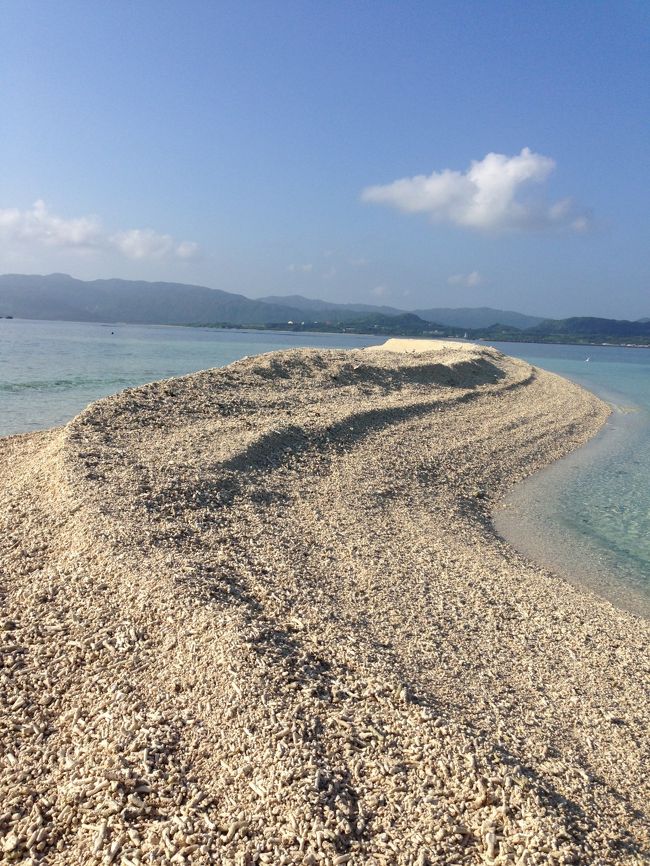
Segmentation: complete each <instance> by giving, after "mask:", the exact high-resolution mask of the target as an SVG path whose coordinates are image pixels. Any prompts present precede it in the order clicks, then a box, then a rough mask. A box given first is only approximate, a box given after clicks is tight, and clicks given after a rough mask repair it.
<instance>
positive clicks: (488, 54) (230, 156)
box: [0, 0, 650, 318]
mask: <svg viewBox="0 0 650 866" xmlns="http://www.w3.org/2000/svg"><path fill="white" fill-rule="evenodd" d="M3 18H4V26H3V29H2V32H1V33H0V49H1V50H0V70H1V79H0V80H1V81H2V90H3V99H2V115H1V116H2V130H1V132H2V134H1V135H0V156H1V159H2V167H3V173H2V174H3V182H2V185H1V187H0V272H5V273H6V272H20V273H47V272H51V271H64V272H67V273H71V274H73V275H74V276H78V277H81V278H84V279H92V278H96V277H110V276H119V277H125V278H138V279H165V280H174V281H182V282H193V283H200V284H203V285H208V286H212V287H215V288H221V289H225V290H228V291H239V292H242V293H244V294H248V295H250V296H254V297H261V296H263V295H266V294H289V293H295V292H299V293H301V294H305V295H308V296H311V297H323V298H328V299H331V300H336V301H346V300H350V301H352V300H354V301H365V302H368V303H386V304H391V305H393V306H399V307H403V308H417V307H430V306H486V305H489V306H499V307H505V308H511V309H517V310H521V311H522V312H530V313H537V314H543V315H557V316H565V315H605V316H616V317H619V318H622V317H629V318H636V317H640V316H650V253H649V250H650V238H649V231H648V229H649V222H650V221H649V213H648V204H647V200H648V191H649V190H650V145H649V141H650V137H649V134H648V117H649V114H650V113H649V110H648V109H649V108H650V95H649V94H650V74H649V72H650V50H649V49H650V39H649V37H650V4H648V3H647V2H646V0H638V2H637V0H616V2H597V0H589V2H576V0H574V2H571V0H568V2H560V0H557V2H555V0H553V2H551V0H547V2H532V3H525V4H524V3H521V2H462V0H461V2H435V0H429V2H406V0H402V2H399V3H397V2H394V3H388V2H381V0H374V2H335V0H332V2H316V0H313V2H293V0H282V2H279V0H278V2H271V0H267V2H242V0H240V2H233V3H231V2H216V0H215V2H198V0H185V2H182V3H181V2H180V0H179V2H170V0H155V2H153V0H152V2H149V0H138V2H137V3H127V2H126V0H114V2H110V3H108V2H99V0H84V2H68V0H58V2H57V3H45V2H40V0H39V2H31V0H5V2H4V3H3Z"/></svg>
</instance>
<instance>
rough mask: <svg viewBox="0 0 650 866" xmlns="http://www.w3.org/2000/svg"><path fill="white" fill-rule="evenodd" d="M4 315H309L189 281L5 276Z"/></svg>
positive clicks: (176, 319) (0, 310)
mask: <svg viewBox="0 0 650 866" xmlns="http://www.w3.org/2000/svg"><path fill="white" fill-rule="evenodd" d="M0 316H15V317H18V318H23V319H62V320H66V321H78V322H134V323H146V322H149V323H153V324H165V325H174V324H189V323H192V324H206V325H207V324H216V323H228V324H231V325H253V324H259V325H262V324H267V323H269V322H288V321H289V320H293V319H297V318H300V317H301V316H303V314H302V313H301V311H300V310H297V309H293V308H290V307H288V306H283V305H280V304H270V303H264V302H262V301H252V300H250V299H249V298H245V297H244V296H243V295H236V294H232V293H231V292H223V291H220V290H219V289H208V288H206V287H205V286H190V285H185V284H183V283H148V282H144V281H133V280H92V281H91V282H84V281H83V280H76V279H74V277H70V276H68V275H67V274H49V275H48V276H25V275H22V274H6V275H4V276H0Z"/></svg>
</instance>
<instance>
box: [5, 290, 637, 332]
mask: <svg viewBox="0 0 650 866" xmlns="http://www.w3.org/2000/svg"><path fill="white" fill-rule="evenodd" d="M2 316H5V317H15V318H24V319H54V320H64V321H77V322H124V323H134V324H161V325H209V326H213V327H228V326H232V327H262V328H274V329H286V328H293V329H295V330H320V331H352V332H357V333H377V334H408V335H411V336H425V335H431V334H434V335H440V336H443V335H447V336H449V335H451V336H462V334H459V331H462V332H467V335H468V336H469V337H470V338H472V339H491V340H525V341H535V342H581V343H591V342H596V343H597V342H619V343H621V342H626V343H635V344H637V343H638V344H640V345H650V319H648V318H644V319H638V320H637V321H634V322H632V321H627V320H619V319H604V318H596V317H592V316H578V317H572V318H568V319H543V318H541V317H538V316H527V315H524V314H522V313H517V312H514V311H512V310H498V309H494V308H492V307H472V308H468V307H458V308H450V307H433V308H430V309H420V310H410V311H407V310H400V309H398V308H396V307H390V306H385V305H383V306H382V305H376V306H375V305H372V304H337V303H333V302H332V301H323V300H317V299H313V298H305V297H303V296H302V295H286V296H280V295H270V296H268V297H265V298H260V299H257V300H253V299H251V298H247V297H245V296H244V295H239V294H235V293H233V292H224V291H222V290H220V289H210V288H207V287H206V286H193V285H186V284H184V283H166V282H155V283H151V282H145V281H141V280H140V281H134V280H118V279H110V280H91V281H87V282H86V281H83V280H78V279H75V278H74V277H71V276H69V275H67V274H49V275H47V276H39V275H31V276H30V275H25V274H5V275H3V276H0V317H2Z"/></svg>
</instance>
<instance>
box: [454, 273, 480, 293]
mask: <svg viewBox="0 0 650 866" xmlns="http://www.w3.org/2000/svg"><path fill="white" fill-rule="evenodd" d="M447 282H448V283H449V285H450V286H465V287H466V288H469V289H473V288H474V287H475V286H480V285H481V283H482V282H483V276H482V275H481V274H480V273H479V272H478V271H470V273H469V274H452V276H451V277H448V279H447Z"/></svg>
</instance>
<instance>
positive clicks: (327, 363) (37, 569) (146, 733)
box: [0, 346, 650, 866]
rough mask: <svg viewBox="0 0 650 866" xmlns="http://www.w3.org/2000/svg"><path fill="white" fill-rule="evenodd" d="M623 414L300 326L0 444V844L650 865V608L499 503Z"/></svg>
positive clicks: (233, 859)
mask: <svg viewBox="0 0 650 866" xmlns="http://www.w3.org/2000/svg"><path fill="white" fill-rule="evenodd" d="M607 414H608V409H607V407H606V406H605V405H604V404H603V403H601V402H600V401H599V400H598V399H597V398H596V397H594V396H593V395H591V394H589V393H587V392H585V391H584V390H582V389H580V388H579V387H577V386H575V385H573V384H570V383H568V382H566V381H564V380H562V379H560V378H558V377H557V376H554V375H552V374H550V373H545V372H543V371H540V370H538V369H535V368H532V367H531V366H529V365H528V364H526V363H524V362H523V361H516V360H513V359H511V358H508V357H506V356H504V355H502V354H501V353H499V352H497V351H496V350H494V349H490V348H487V347H478V346H463V347H455V346H445V347H443V348H440V349H439V350H438V351H431V352H424V353H419V354H407V353H404V352H393V351H374V350H363V351H360V350H355V351H338V350H336V351H316V350H313V351H312V350H296V351H288V352H277V353H272V354H268V355H262V356H258V357H254V358H248V359H244V360H242V361H239V362H237V363H235V364H232V365H230V366H229V367H226V368H223V369H216V370H208V371H205V372H201V373H196V374H194V375H191V376H187V377H184V378H180V379H173V380H168V381H164V382H158V383H154V384H151V385H147V386H144V387H141V388H137V389H133V390H128V391H124V392H122V393H121V394H118V395H116V396H114V397H110V398H107V399H104V400H101V401H98V402H97V403H94V404H92V405H91V406H89V407H88V408H87V409H86V410H85V411H84V412H82V413H81V415H79V416H78V417H77V418H75V419H74V420H73V421H71V422H70V423H69V424H68V425H67V426H66V427H64V428H62V429H58V430H53V431H48V432H45V433H38V434H30V435H27V436H16V437H11V438H9V439H5V440H2V441H0V475H1V477H2V484H1V487H0V490H1V493H0V496H1V502H0V519H1V527H2V536H1V537H2V544H1V551H0V569H1V574H0V602H1V604H2V618H1V621H0V625H2V629H1V630H0V650H1V652H2V665H3V667H2V669H1V675H0V743H1V747H0V860H1V861H2V862H7V863H25V864H28V863H44V864H87V863H90V864H92V863H97V864H99V863H103V864H109V863H115V864H124V866H132V864H138V863H154V864H169V866H172V864H232V866H251V864H271V866H281V864H312V866H314V864H323V866H340V864H348V866H362V864H363V866H371V864H376V866H379V864H404V866H407V864H410V866H415V864H418V866H425V864H449V866H451V864H456V866H460V864H484V863H487V864H512V866H514V864H518V866H534V864H549V866H559V864H569V863H575V864H589V866H598V864H601V866H606V864H618V863H626V864H633V863H634V864H641V863H648V862H649V857H650V853H649V852H650V832H649V828H648V803H649V802H650V788H649V785H648V775H649V773H650V761H649V756H648V730H649V729H650V718H649V716H650V711H649V701H648V681H649V677H648V673H649V668H650V653H649V652H648V648H649V643H650V642H649V637H650V629H649V624H648V623H647V622H646V621H645V620H643V619H641V618H639V617H635V616H633V615H631V614H629V613H626V612H624V611H620V610H617V609H616V608H614V607H613V606H612V605H611V604H609V603H608V602H606V601H604V600H601V599H599V598H597V597H596V596H594V595H592V594H590V592H588V591H587V590H580V589H576V588H574V587H572V586H570V585H569V584H568V583H566V582H565V581H563V580H562V579H561V578H559V577H557V576H555V575H553V574H550V573H548V572H547V571H544V570H543V569H541V568H540V567H538V566H536V565H534V564H532V563H530V562H528V561H526V560H525V559H524V558H522V557H521V556H519V555H518V554H517V553H516V552H515V551H513V550H512V549H511V548H510V547H509V546H508V545H507V544H506V543H505V542H503V541H502V540H501V539H499V538H498V537H497V535H496V534H495V532H494V530H493V528H492V525H491V523H490V519H489V515H490V511H491V509H492V508H493V507H494V505H495V503H497V502H498V501H499V499H500V498H501V497H502V496H503V494H504V493H505V491H506V490H507V489H508V488H509V486H511V485H512V484H513V483H514V482H515V481H517V480H518V479H521V478H523V477H524V476H526V475H528V474H530V473H531V472H532V471H533V470H535V469H537V468H539V467H541V466H543V465H546V464H548V463H549V462H551V461H552V460H555V459H556V458H558V457H560V456H561V455H563V454H565V453H566V452H568V451H569V450H571V449H573V448H575V447H577V446H578V445H580V444H581V443H583V442H585V441H586V440H587V439H588V438H590V437H591V436H592V435H593V434H594V433H595V432H596V431H597V430H598V429H599V428H600V427H601V426H602V424H603V423H604V421H605V418H606V416H607Z"/></svg>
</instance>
